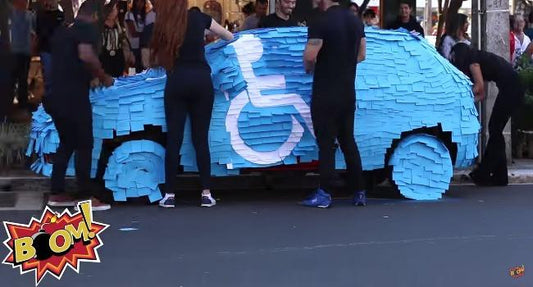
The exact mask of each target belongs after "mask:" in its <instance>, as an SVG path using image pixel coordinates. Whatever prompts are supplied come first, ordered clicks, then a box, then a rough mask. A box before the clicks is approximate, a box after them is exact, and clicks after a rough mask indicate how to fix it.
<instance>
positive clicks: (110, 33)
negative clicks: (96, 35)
mask: <svg viewBox="0 0 533 287" xmlns="http://www.w3.org/2000/svg"><path fill="white" fill-rule="evenodd" d="M103 12H104V13H103V17H104V19H105V20H104V25H103V31H102V37H101V38H102V49H100V62H102V67H103V68H104V71H105V72H106V73H108V74H110V75H111V76H113V77H120V76H122V75H123V74H124V70H125V69H126V61H125V59H124V51H123V49H122V48H123V47H122V43H123V39H124V37H126V36H125V35H124V33H123V29H122V27H120V25H119V23H118V9H117V2H116V1H111V2H109V3H108V4H107V5H105V6H104V11H103Z"/></svg>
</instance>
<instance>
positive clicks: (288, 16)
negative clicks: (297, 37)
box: [259, 0, 298, 28]
mask: <svg viewBox="0 0 533 287" xmlns="http://www.w3.org/2000/svg"><path fill="white" fill-rule="evenodd" d="M295 7H296V0H276V13H273V14H270V15H268V16H266V17H263V18H262V19H261V20H260V21H259V28H276V27H293V26H298V22H297V21H296V20H295V19H293V18H292V11H293V10H294V8H295Z"/></svg>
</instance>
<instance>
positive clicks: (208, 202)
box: [200, 194, 217, 207]
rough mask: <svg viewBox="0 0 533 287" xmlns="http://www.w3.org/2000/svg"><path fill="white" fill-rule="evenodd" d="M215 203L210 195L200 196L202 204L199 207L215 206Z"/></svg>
mask: <svg viewBox="0 0 533 287" xmlns="http://www.w3.org/2000/svg"><path fill="white" fill-rule="evenodd" d="M216 204H217V201H216V200H215V199H214V198H213V197H212V196H211V194H210V195H202V204H201V205H200V206H201V207H211V206H215V205H216Z"/></svg>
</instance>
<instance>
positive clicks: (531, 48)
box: [525, 42, 533, 57]
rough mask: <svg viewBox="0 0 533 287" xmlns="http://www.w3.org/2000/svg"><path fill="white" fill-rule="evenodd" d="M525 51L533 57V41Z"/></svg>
mask: <svg viewBox="0 0 533 287" xmlns="http://www.w3.org/2000/svg"><path fill="white" fill-rule="evenodd" d="M525 53H526V54H528V55H529V57H533V42H531V43H529V46H527V49H526V52H525Z"/></svg>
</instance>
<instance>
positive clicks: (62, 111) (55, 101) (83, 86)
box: [43, 0, 113, 210]
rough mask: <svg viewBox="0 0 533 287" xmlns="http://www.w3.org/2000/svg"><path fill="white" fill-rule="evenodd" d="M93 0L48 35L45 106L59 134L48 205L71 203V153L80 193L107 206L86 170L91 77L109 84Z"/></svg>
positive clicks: (88, 163)
mask: <svg viewBox="0 0 533 287" xmlns="http://www.w3.org/2000/svg"><path fill="white" fill-rule="evenodd" d="M96 3H97V2H96V1H94V0H87V1H86V2H84V3H83V4H82V5H81V6H80V9H79V11H78V16H77V18H76V20H75V22H74V25H73V26H72V27H69V28H67V27H63V26H60V27H58V28H57V29H56V31H55V33H54V36H53V37H52V42H51V48H52V62H53V63H54V67H53V69H52V91H53V93H51V94H49V95H47V97H45V98H44V101H43V103H44V107H45V109H46V111H47V112H48V113H49V114H50V115H51V116H52V119H53V121H54V124H55V126H56V129H57V132H58V134H59V140H60V143H59V147H58V149H57V151H56V154H55V156H54V167H53V170H52V179H51V180H52V190H51V195H50V197H49V200H48V205H50V206H60V207H65V206H73V205H74V204H75V200H74V198H73V197H72V196H69V195H67V194H66V193H65V173H66V169H67V164H68V161H69V159H70V157H71V156H72V154H73V153H74V152H75V154H76V156H75V157H76V177H77V181H78V188H79V191H81V192H82V193H84V194H83V196H85V195H86V196H90V197H91V199H92V202H93V203H92V205H93V210H105V209H109V208H110V206H109V205H107V204H104V203H102V202H101V201H99V200H98V199H96V198H94V190H91V187H90V186H91V184H90V169H91V154H92V147H93V126H92V109H91V103H90V102H89V89H90V82H91V80H92V79H93V78H95V77H97V78H98V79H99V80H100V82H102V83H103V84H104V85H105V86H111V85H113V78H111V77H110V76H109V75H107V74H105V72H104V70H103V69H102V67H101V64H100V61H99V60H98V56H97V53H96V47H97V44H98V29H97V26H96V21H97V11H98V5H97V4H96Z"/></svg>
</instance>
